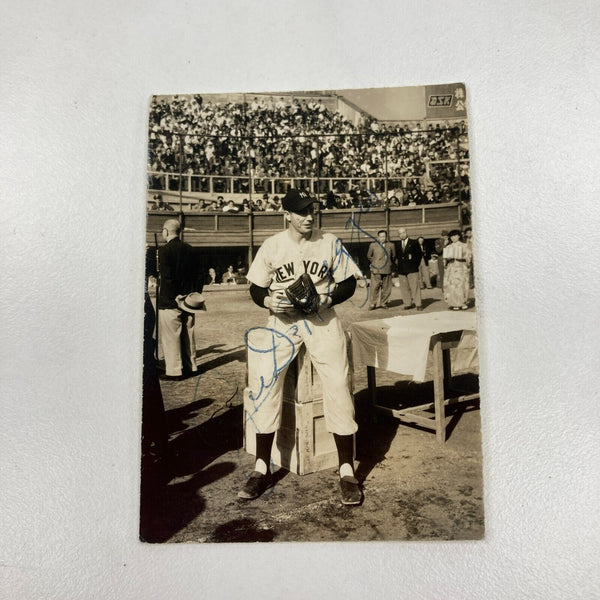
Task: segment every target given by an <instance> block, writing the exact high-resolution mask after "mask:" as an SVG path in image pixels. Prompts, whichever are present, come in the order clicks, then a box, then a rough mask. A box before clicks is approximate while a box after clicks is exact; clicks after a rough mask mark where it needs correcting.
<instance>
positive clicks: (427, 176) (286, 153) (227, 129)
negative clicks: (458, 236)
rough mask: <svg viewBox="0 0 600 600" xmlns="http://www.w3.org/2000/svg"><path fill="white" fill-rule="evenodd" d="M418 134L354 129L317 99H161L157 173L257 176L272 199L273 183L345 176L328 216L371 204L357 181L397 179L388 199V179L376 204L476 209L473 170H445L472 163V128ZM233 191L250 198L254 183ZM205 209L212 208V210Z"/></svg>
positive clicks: (153, 163)
mask: <svg viewBox="0 0 600 600" xmlns="http://www.w3.org/2000/svg"><path fill="white" fill-rule="evenodd" d="M420 127H421V125H420V124H419V123H415V124H413V126H412V127H410V128H409V126H408V125H407V124H386V123H382V122H378V121H377V120H376V119H373V118H370V117H363V118H362V119H361V121H360V122H359V124H358V125H356V126H355V125H353V124H352V123H351V122H350V121H348V120H346V119H344V117H343V116H342V115H341V114H339V113H337V112H334V111H331V110H330V109H328V108H327V107H326V106H325V104H324V103H323V102H322V101H321V100H316V99H313V98H309V99H308V100H304V99H301V98H297V97H281V98H279V99H274V100H273V101H272V102H266V101H265V100H264V99H262V98H260V99H259V98H258V97H257V98H254V99H253V100H251V101H250V102H246V103H242V102H227V103H211V102H205V101H203V99H202V97H200V96H174V97H173V98H172V99H170V101H168V100H167V99H165V98H162V99H158V98H156V97H154V98H153V101H152V104H151V108H150V131H149V137H150V144H149V148H150V155H149V171H150V172H158V173H179V172H182V173H184V174H194V175H204V176H221V177H229V176H231V177H235V176H239V177H247V176H248V173H249V171H252V174H253V178H254V181H255V188H254V189H255V191H268V189H269V188H268V187H266V183H265V185H263V186H261V180H263V179H264V180H268V179H269V178H291V177H293V178H295V179H298V178H312V177H317V176H318V177H319V178H340V180H341V181H336V182H334V183H335V185H334V187H333V189H332V190H329V192H328V193H327V195H326V196H325V194H324V195H323V198H322V199H321V200H322V204H323V208H325V209H329V208H345V207H351V206H358V205H359V204H360V203H361V201H364V196H365V190H364V189H362V188H360V187H359V186H352V185H351V184H350V183H349V182H348V179H352V178H353V179H359V178H362V179H365V178H385V177H387V178H388V179H389V180H390V183H391V184H392V185H388V194H387V197H385V194H384V193H383V186H382V185H381V184H382V181H381V180H379V182H378V186H376V185H372V188H373V189H369V190H366V191H367V192H368V194H369V198H370V204H371V205H373V204H376V205H383V204H389V205H391V206H406V205H411V204H426V203H431V202H449V201H456V200H460V201H462V202H465V203H468V201H469V171H468V162H464V163H462V164H461V165H460V166H461V172H460V173H458V174H457V172H456V164H457V163H455V162H445V163H444V162H441V163H439V162H438V161H455V160H457V159H460V160H465V161H468V130H467V123H466V120H465V121H460V122H458V123H456V122H455V123H449V122H443V123H436V124H428V125H427V128H426V129H424V130H421V129H419V128H420ZM314 136H319V137H318V138H316V137H314ZM180 137H181V142H180ZM180 169H181V171H180ZM459 178H460V182H459ZM375 181H376V180H375ZM216 184H217V187H216V191H217V192H220V191H222V192H224V191H225V190H224V189H222V188H219V187H218V186H219V185H223V182H221V181H218V182H216ZM376 187H377V189H375V188H376ZM390 187H392V188H393V189H391V190H390ZM213 189H215V188H213ZM235 191H237V192H242V193H248V183H247V181H246V182H241V183H240V188H239V189H236V190H235ZM261 200H263V199H261ZM275 205H276V201H274V200H269V201H267V202H253V203H252V206H250V205H249V206H248V210H250V209H252V210H253V211H254V210H269V209H270V208H273V210H277V209H276V208H274V207H275ZM237 206H238V209H239V210H244V207H243V206H240V205H237ZM219 208H221V209H222V207H217V210H218V209H219ZM198 209H199V210H214V207H211V205H210V203H209V204H208V205H207V206H204V207H203V206H202V205H199V206H198Z"/></svg>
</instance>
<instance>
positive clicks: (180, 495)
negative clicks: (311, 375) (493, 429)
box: [141, 286, 484, 542]
mask: <svg viewBox="0 0 600 600" xmlns="http://www.w3.org/2000/svg"><path fill="white" fill-rule="evenodd" d="M221 287H222V288H224V286H221ZM245 287H246V286H244V289H239V287H235V286H231V287H230V288H225V289H219V290H218V291H213V290H205V296H206V304H207V307H208V311H207V312H206V313H203V314H201V315H200V316H198V317H197V319H196V335H197V340H196V343H197V347H198V362H199V367H200V375H199V376H196V377H193V378H189V379H186V380H183V381H162V382H161V388H162V393H163V399H164V406H165V411H166V418H165V425H166V428H167V433H168V455H167V460H166V461H163V462H161V461H159V462H157V463H152V464H147V465H145V468H144V469H143V471H142V472H143V477H142V490H143V491H142V518H141V537H142V539H144V540H146V541H148V542H256V541H263V542H270V541H339V540H349V541H367V540H417V539H444V540H453V539H462V540H465V539H479V538H481V537H482V536H483V532H484V512H483V489H482V468H481V463H482V460H481V458H482V457H481V438H480V415H479V410H478V407H477V406H471V407H468V406H467V405H462V407H457V408H454V409H451V410H449V411H448V417H447V418H448V422H449V425H448V439H447V441H446V443H445V444H444V445H441V444H438V443H437V442H436V438H435V434H434V433H433V432H431V431H427V430H425V429H422V428H419V427H416V426H410V425H406V424H401V423H400V422H399V421H397V420H395V419H393V418H388V417H385V416H380V417H378V418H377V419H374V418H373V415H372V414H371V413H370V411H369V410H368V406H367V394H366V389H367V376H366V367H365V366H364V365H362V364H356V363H355V400H356V413H357V421H358V423H359V430H358V433H357V438H356V451H357V456H356V466H357V477H358V479H359V480H360V481H361V482H362V486H363V491H364V501H363V503H362V505H360V506H355V507H345V506H343V505H342V503H341V501H340V494H339V490H338V478H337V475H336V470H335V469H334V468H331V469H327V470H324V471H321V472H318V473H313V474H309V475H303V476H300V475H295V474H293V473H289V472H287V471H285V470H283V469H280V470H279V471H278V472H277V473H276V474H275V481H276V483H275V485H274V487H273V488H272V489H270V490H268V491H267V493H265V494H264V495H263V496H262V497H260V498H258V499H256V500H254V501H251V502H247V501H243V500H239V499H238V498H237V491H238V489H239V488H240V487H241V486H242V485H243V484H244V482H245V480H246V478H247V476H248V475H249V474H250V472H251V471H252V468H253V462H254V461H253V457H252V456H251V455H249V454H247V453H246V452H245V451H244V450H243V447H242V445H243V444H242V419H243V414H242V394H243V389H244V387H245V380H246V349H245V346H244V333H245V331H246V330H247V329H248V328H249V327H252V326H257V325H264V323H265V320H266V316H267V314H266V311H265V310H263V309H260V308H258V307H257V306H255V305H254V304H253V303H252V302H251V300H250V299H249V295H248V291H247V289H245ZM365 294H366V290H365V289H361V288H358V289H357V291H356V293H355V295H354V297H353V298H352V299H351V300H350V301H347V302H346V303H344V304H343V305H341V306H338V307H337V308H336V310H337V311H338V314H339V315H340V317H341V319H342V321H343V322H344V323H350V322H354V321H361V320H368V319H377V318H382V317H390V316H396V315H399V314H403V312H404V311H402V310H401V308H400V304H401V303H400V294H399V290H398V289H397V288H394V289H393V292H392V299H391V307H392V308H391V309H390V310H388V311H383V310H376V311H367V310H366V305H365ZM423 298H424V300H423V304H424V307H425V309H424V310H425V311H427V312H428V311H439V310H447V306H446V304H445V303H444V302H443V301H442V300H441V293H440V291H439V290H437V289H435V288H434V289H433V290H424V291H423ZM470 310H474V308H471V309H470ZM407 314H414V310H411V311H409V312H408V313H407ZM429 368H430V367H429ZM453 379H454V380H453V384H455V386H456V387H457V388H459V389H461V390H465V391H474V390H477V388H478V378H477V375H476V374H473V373H460V374H457V375H456V376H455V377H454V378H453ZM377 384H378V393H379V398H380V399H381V401H382V402H383V403H385V402H387V403H390V404H393V403H396V404H397V403H398V402H399V401H400V399H401V401H402V402H403V403H404V404H406V403H413V402H414V403H421V402H423V401H426V400H429V399H431V398H432V394H433V385H432V382H431V381H430V380H429V381H426V382H425V383H422V384H417V383H413V382H411V381H409V380H408V378H406V377H402V376H400V375H397V374H394V373H388V372H384V371H381V370H379V371H378V375H377ZM419 401H421V402H419Z"/></svg>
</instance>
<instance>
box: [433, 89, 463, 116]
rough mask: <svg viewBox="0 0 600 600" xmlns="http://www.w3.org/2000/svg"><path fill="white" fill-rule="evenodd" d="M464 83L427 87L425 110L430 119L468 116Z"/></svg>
mask: <svg viewBox="0 0 600 600" xmlns="http://www.w3.org/2000/svg"><path fill="white" fill-rule="evenodd" d="M466 96H467V95H466V92H465V85H464V83H449V84H443V85H427V86H425V109H426V111H427V118H428V119H445V118H451V117H452V118H455V117H466V116H467V102H466V101H467V97H466Z"/></svg>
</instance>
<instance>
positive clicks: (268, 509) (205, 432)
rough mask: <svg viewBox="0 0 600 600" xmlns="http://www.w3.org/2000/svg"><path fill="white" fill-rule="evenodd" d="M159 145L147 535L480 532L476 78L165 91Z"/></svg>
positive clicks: (154, 159) (151, 538)
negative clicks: (470, 105)
mask: <svg viewBox="0 0 600 600" xmlns="http://www.w3.org/2000/svg"><path fill="white" fill-rule="evenodd" d="M147 142H148V190H147V197H146V199H145V200H146V203H147V210H148V218H147V231H146V242H147V246H146V275H145V282H146V293H145V327H144V329H145V340H144V386H143V423H142V441H141V443H142V464H141V472H142V479H141V515H140V539H141V540H142V541H145V542H154V543H157V542H282V541H344V540H348V541H369V540H380V541H381V540H430V539H437V540H471V539H481V538H482V537H483V535H484V507H483V483H482V454H481V433H480V412H479V408H480V406H479V379H478V374H479V370H478V356H477V315H476V305H475V282H476V278H477V273H476V272H475V270H474V268H473V237H474V236H475V237H476V236H477V233H476V231H475V232H474V231H473V229H472V225H471V203H472V202H477V199H476V198H475V199H472V198H471V191H470V160H469V127H468V120H467V88H466V86H465V84H464V83H452V84H437V85H424V86H414V87H396V88H376V89H345V90H319V91H303V92H280V93H227V94H225V93H223V94H202V93H199V94H194V95H157V96H154V97H152V99H151V103H150V106H149V123H148V140H147ZM140 201H142V199H140Z"/></svg>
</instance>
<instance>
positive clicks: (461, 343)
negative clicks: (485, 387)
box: [350, 311, 479, 443]
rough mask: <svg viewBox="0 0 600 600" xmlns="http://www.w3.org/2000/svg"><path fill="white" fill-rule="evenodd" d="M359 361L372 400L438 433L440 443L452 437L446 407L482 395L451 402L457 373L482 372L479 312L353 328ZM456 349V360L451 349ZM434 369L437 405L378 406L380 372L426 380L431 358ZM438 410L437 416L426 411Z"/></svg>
mask: <svg viewBox="0 0 600 600" xmlns="http://www.w3.org/2000/svg"><path fill="white" fill-rule="evenodd" d="M350 333H351V336H352V348H353V354H354V360H355V362H357V363H360V362H362V363H364V364H365V365H367V378H368V385H369V397H370V399H371V404H372V406H373V408H374V409H376V410H378V411H383V412H386V413H389V414H392V415H393V416H394V417H396V418H398V419H400V420H401V421H406V422H410V423H415V424H417V425H421V426H423V427H426V428H428V429H433V430H435V432H436V436H437V439H438V441H439V442H441V443H443V442H444V441H445V439H446V417H445V407H446V406H447V405H449V404H456V403H460V402H473V401H476V400H478V399H479V394H478V393H477V394H465V395H461V396H458V397H454V398H446V397H445V396H446V393H445V390H446V389H447V388H448V387H449V386H448V384H449V382H450V379H451V377H452V373H453V372H457V371H465V370H470V371H477V370H478V357H477V319H476V314H475V313H474V312H456V311H452V312H432V313H423V314H418V315H406V316H404V315H402V316H398V317H391V318H389V319H374V320H370V321H362V322H359V323H353V324H352V325H351V326H350ZM451 349H452V350H453V357H452V360H451V357H450V350H451ZM430 353H431V357H432V366H433V387H434V399H433V402H430V403H427V404H422V405H419V406H412V407H410V408H404V409H392V408H387V407H384V406H380V405H378V404H377V391H376V388H377V383H376V375H375V369H376V368H379V369H385V370H387V371H393V372H394V373H399V374H402V375H408V376H410V377H411V378H412V379H413V381H424V380H425V377H426V371H427V363H428V358H429V355H430ZM432 408H433V409H434V417H430V416H427V414H426V413H425V411H428V410H430V409H432Z"/></svg>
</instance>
